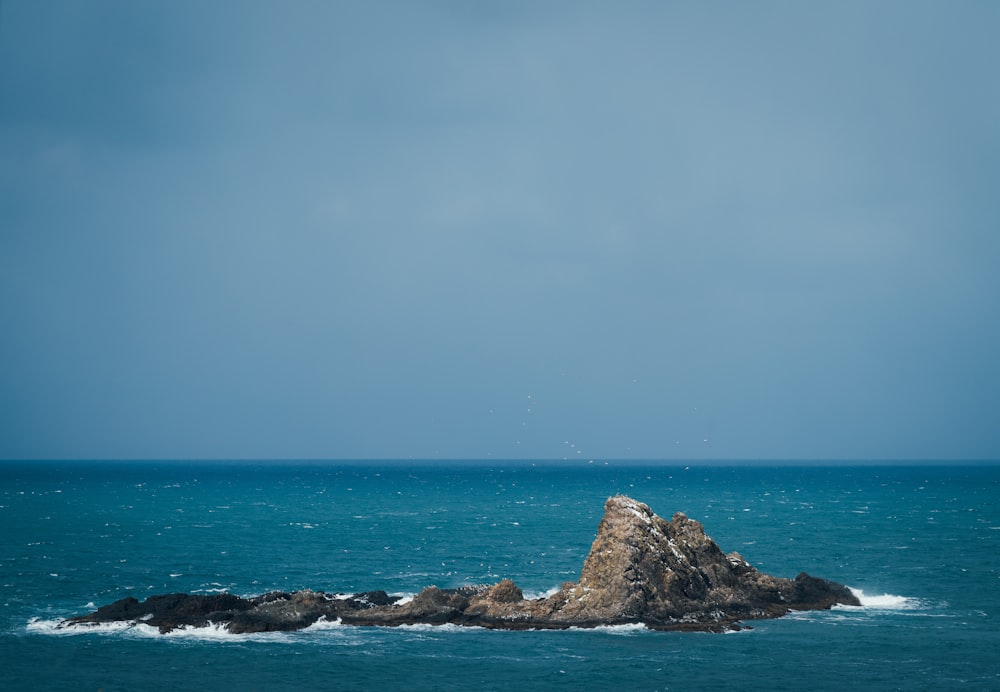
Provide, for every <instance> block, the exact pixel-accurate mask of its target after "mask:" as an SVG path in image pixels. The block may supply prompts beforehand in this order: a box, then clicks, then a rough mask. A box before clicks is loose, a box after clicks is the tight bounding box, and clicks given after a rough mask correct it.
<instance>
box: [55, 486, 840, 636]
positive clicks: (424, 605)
mask: <svg viewBox="0 0 1000 692" xmlns="http://www.w3.org/2000/svg"><path fill="white" fill-rule="evenodd" d="M399 601H400V599H399V598H396V597H392V596H389V595H387V594H386V593H385V592H384V591H372V592H366V593H359V594H353V595H347V596H345V595H331V594H326V593H323V592H317V591H311V590H304V591H297V592H294V593H284V592H272V593H267V594H264V595H262V596H256V597H254V598H241V597H239V596H233V595H230V594H220V595H216V596H193V595H187V594H170V595H166V596H151V597H150V598H147V599H146V600H145V601H143V602H141V603H140V602H139V601H137V600H136V599H134V598H125V599H122V600H120V601H116V602H115V603H112V604H110V605H106V606H103V607H101V608H99V609H98V610H97V611H96V612H94V613H91V614H89V615H82V616H79V617H74V618H70V619H68V620H66V621H64V622H63V623H62V626H64V627H79V626H85V625H87V624H93V623H101V622H122V621H125V622H133V623H136V624H138V623H144V624H147V625H149V626H152V627H157V628H159V630H160V631H161V632H168V631H170V630H173V629H176V628H178V627H203V626H207V625H209V624H215V625H219V626H223V627H226V628H227V629H228V630H229V631H230V632H233V633H247V632H268V631H284V630H297V629H302V628H305V627H308V626H310V625H312V624H314V623H315V622H317V621H318V620H320V619H321V618H325V619H326V620H328V621H335V620H338V619H339V620H340V621H341V622H342V623H344V624H349V625H369V626H372V625H380V626H398V625H406V624H418V623H424V624H433V625H438V624H445V623H452V624H456V625H469V626H478V627H488V628H495V629H565V628H568V627H596V626H600V625H617V624H632V623H642V624H644V625H646V626H647V627H649V628H651V629H661V630H685V629H686V630H708V631H722V630H726V629H739V627H740V624H739V623H740V621H742V620H754V619H761V618H774V617H780V616H782V615H784V614H785V613H787V612H788V611H789V610H824V609H828V608H830V607H831V606H833V605H834V604H837V603H840V604H844V605H855V606H856V605H860V602H859V601H858V599H857V597H855V596H854V594H853V593H852V592H851V591H850V589H848V588H847V587H846V586H843V585H841V584H837V583H834V582H830V581H827V580H825V579H819V578H816V577H811V576H809V575H808V574H805V573H804V572H803V573H801V574H799V575H798V576H797V577H796V578H795V579H785V578H781V577H772V576H769V575H767V574H762V573H761V572H758V571H757V570H756V569H755V568H754V567H753V566H751V565H750V564H749V563H748V562H747V561H746V560H744V559H743V558H742V557H741V556H740V555H739V553H729V554H728V555H727V554H724V553H723V552H722V551H721V550H720V549H719V546H717V545H716V544H715V541H713V540H712V539H711V538H709V537H708V536H707V535H705V529H704V527H703V526H702V525H701V524H700V523H699V522H697V521H694V520H693V519H688V518H687V517H686V516H684V515H683V514H681V513H677V514H675V515H674V517H673V519H672V520H670V521H666V520H664V519H662V518H660V517H658V516H657V515H656V514H654V513H653V512H652V510H650V508H649V507H648V506H646V505H645V504H643V503H641V502H636V501H635V500H633V499H631V498H628V497H625V496H623V495H618V496H615V497H612V498H610V499H609V500H608V501H607V503H606V504H605V507H604V517H603V518H602V519H601V523H600V525H599V526H598V528H597V537H596V538H595V539H594V543H593V545H592V546H591V549H590V553H589V554H588V555H587V558H586V560H585V561H584V563H583V570H582V572H581V573H580V580H579V581H578V582H575V583H573V582H570V583H567V584H564V585H563V586H562V588H561V589H560V590H559V591H558V592H557V593H556V594H554V595H552V596H549V597H547V598H538V599H532V600H527V599H525V598H524V595H523V594H522V593H521V589H520V588H518V587H517V585H516V584H514V582H512V581H510V580H509V579H504V580H503V581H501V582H499V583H497V584H494V585H491V586H465V587H461V588H458V589H439V588H437V587H436V586H429V587H427V588H425V589H424V590H423V591H421V592H420V593H419V594H417V595H416V596H415V597H414V598H413V599H412V600H410V601H409V602H405V603H400V602H399Z"/></svg>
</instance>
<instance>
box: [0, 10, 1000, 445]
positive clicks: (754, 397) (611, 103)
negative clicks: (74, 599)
mask: <svg viewBox="0 0 1000 692" xmlns="http://www.w3.org/2000/svg"><path fill="white" fill-rule="evenodd" d="M998 30H1000V3H996V2H991V1H984V2H974V1H971V0H960V1H957V2H947V3H946V2H921V1H919V0H915V1H910V0H906V1H905V2H897V1H893V0H886V1H881V2H853V1H851V0H847V1H846V2H827V3H821V2H808V3H802V2H790V1H789V2H773V1H767V0H760V1H757V2H716V1H711V0H709V1H704V2H702V1H699V2H693V1H692V2H667V1H662V2H635V1H623V2H586V1H580V2H569V1H556V0H550V1H545V0H543V1H531V2H520V1H518V0H508V1H505V2H495V1H492V0H482V1H477V2H464V1H459V0H455V1H449V2H445V1H426V2H417V1H413V2H411V1H406V2H385V1H382V2H380V1H366V2H347V1H345V2H338V1H333V0H331V1H329V2H326V1H324V2H309V1H307V0H295V1H294V2H277V1H269V2H260V1H255V0H239V1H237V0H232V1H226V0H214V1H211V2H204V1H202V0H197V1H189V0H169V1H167V0H163V1H152V0H118V1H112V0H80V1H78V2H69V1H65V0H50V1H47V2H44V3H40V2H35V1H33V0H2V5H0V458H4V459H148V458H152V459H174V458H177V459H289V458H319V459H326V458H329V459H359V458H360V459H367V458H372V459H375V458H402V459H407V458H417V459H456V458H457V459H485V458H493V459H519V458H523V459H536V458H537V459H561V458H569V459H581V460H583V459H587V460H590V459H602V458H604V459H607V458H615V459H620V458H637V459H638V458H643V459H667V460H670V459H691V460H699V459H732V460H758V459H827V460H834V459H836V460H856V461H861V462H864V461H870V460H875V461H877V460H890V459H924V460H926V459H939V460H953V459H1000V356H998V354H1000V271H998V267H1000V194H998V184H1000V183H998V181H1000V126H998V123H1000V79H997V72H998V68H1000V42H997V41H996V35H997V32H998Z"/></svg>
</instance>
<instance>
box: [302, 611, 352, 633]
mask: <svg viewBox="0 0 1000 692" xmlns="http://www.w3.org/2000/svg"><path fill="white" fill-rule="evenodd" d="M341 627H344V623H342V622H341V621H340V618H337V619H336V620H327V619H326V616H325V615H324V616H323V617H321V618H320V619H319V620H317V621H316V622H314V623H313V624H311V625H309V626H308V627H306V628H304V629H303V630H302V631H303V632H322V631H326V630H335V629H340V628H341Z"/></svg>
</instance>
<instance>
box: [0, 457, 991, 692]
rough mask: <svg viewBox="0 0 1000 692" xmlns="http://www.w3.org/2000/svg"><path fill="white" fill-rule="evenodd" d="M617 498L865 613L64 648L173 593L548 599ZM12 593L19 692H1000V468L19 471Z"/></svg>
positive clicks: (6, 622)
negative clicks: (706, 628) (72, 630)
mask: <svg viewBox="0 0 1000 692" xmlns="http://www.w3.org/2000/svg"><path fill="white" fill-rule="evenodd" d="M615 493H625V494H628V495H631V496H632V497H635V498H636V499H639V500H641V501H643V502H646V503H647V504H649V505H650V506H651V507H652V508H653V510H654V511H656V512H657V513H659V514H661V515H664V516H667V517H669V516H670V515H671V514H672V513H673V512H675V511H683V512H685V513H686V514H688V515H689V516H690V517H692V518H695V519H698V520H700V521H701V522H702V523H704V525H705V528H706V531H707V532H708V534H709V535H710V536H712V537H713V538H714V539H715V540H716V541H717V542H718V543H719V545H720V547H721V548H722V549H723V550H725V551H730V550H738V551H740V552H741V553H742V554H743V556H744V557H745V558H746V559H747V560H748V561H750V562H751V563H752V564H754V565H755V566H757V567H758V568H760V569H761V570H763V571H765V572H769V573H771V574H776V575H780V576H789V577H791V576H794V575H795V574H797V573H798V572H799V571H802V570H805V571H807V572H809V573H811V574H815V575H818V576H822V577H826V578H829V579H833V580H836V581H840V582H843V583H846V584H848V585H850V586H852V587H853V588H855V589H859V590H861V591H862V592H863V594H864V598H863V601H864V602H865V604H866V606H865V607H863V608H839V609H836V610H833V611H829V612H820V613H801V614H794V615H791V616H789V617H786V618H782V619H780V620H771V621H764V622H756V623H752V624H753V627H754V628H753V629H752V630H749V631H744V632H740V633H737V634H733V635H710V634H692V633H667V632H649V631H646V630H644V629H642V628H637V627H626V628H606V629H599V630H596V631H595V630H580V631H572V630H571V631H566V632H499V631H486V630H480V629H469V628H456V627H450V626H446V627H440V628H433V627H411V628H399V629H377V628H372V629H368V628H350V627H340V626H334V625H329V624H326V625H321V626H317V627H314V628H311V629H309V630H306V631H302V632H295V633H285V634H270V635H256V636H251V637H235V636H230V635H226V634H225V633H222V632H215V631H206V630H200V631H193V632H180V633H175V634H173V635H171V636H161V635H158V634H156V633H155V632H152V631H150V630H149V629H148V628H144V627H133V628H128V629H123V628H121V627H108V628H104V629H103V630H102V631H99V632H98V631H91V632H86V633H76V634H68V633H57V632H56V631H55V630H54V629H53V626H54V623H55V622H57V621H58V620H59V619H61V618H63V617H66V616H69V615H74V614H80V613H82V612H86V611H88V610H91V609H93V608H94V607H95V606H96V605H102V604H104V603H109V602H111V601H114V600H116V599H118V598H122V597H124V596H127V595H132V596H135V597H137V598H140V599H141V598H144V597H145V596H147V595H150V594H154V593H167V592H175V591H186V592H197V593H208V592H214V591H220V590H226V591H231V592H233V593H237V594H242V595H249V594H257V593H262V592H264V591H268V590H273V589H282V590H293V589H299V588H306V587H308V588H314V589H322V590H326V591H344V592H346V591H357V590H371V589H385V590H386V591H388V592H390V593H399V594H410V593H414V592H416V591H418V590H419V589H421V588H423V587H424V586H427V585H430V584H436V585H438V586H441V587H450V586H458V585H461V584H467V583H492V582H495V581H497V580H499V579H500V578H503V577H510V578H512V579H514V580H515V581H516V582H517V583H518V584H519V585H520V586H521V587H522V589H523V590H524V591H525V592H526V594H528V595H541V594H543V593H545V592H547V591H550V590H551V589H554V588H556V587H558V586H559V584H560V583H561V582H563V581H568V580H574V579H576V577H577V576H578V575H579V570H580V567H581V566H582V563H583V558H584V557H585V555H586V553H587V551H588V550H589V547H590V543H591V541H592V540H593V537H594V533H595V530H596V527H597V523H598V521H599V519H600V516H601V513H602V510H603V503H604V500H605V499H606V498H607V497H608V496H609V495H612V494H615ZM0 585H2V595H0V665H2V669H0V670H2V671H3V673H2V678H3V682H2V684H0V686H2V687H3V688H4V689H29V688H33V689H41V688H44V689H73V690H78V689H104V690H114V689H136V688H140V687H141V688H144V689H222V688H226V689H233V688H239V689H260V690H275V689H302V688H313V689H371V688H383V689H395V688H399V689H404V688H405V689H428V690H431V689H471V688H476V689H506V688H509V687H513V686H521V687H528V688H532V689H544V688H553V689H582V688H599V687H602V686H607V685H614V686H615V687H616V688H620V689H691V688H695V689H732V688H734V687H735V688H738V689H768V690H781V689H812V690H824V689H840V688H842V687H843V686H844V685H845V684H853V685H858V686H860V687H861V688H863V689H921V688H923V689H953V688H963V687H965V688H968V689H1000V663H998V662H997V660H996V659H997V653H996V652H997V651H1000V635H998V632H997V625H998V621H1000V467H998V466H980V467H926V466H921V467H871V468H864V467H828V468H811V467H789V466H783V467H771V468H768V467H695V466H692V467H690V468H687V469H685V468H684V467H678V466H673V465H655V464H645V465H634V464H633V465H630V464H628V463H625V462H616V463H611V464H607V465H605V464H604V463H602V462H598V463H593V464H584V465H576V466H568V465H545V464H543V463H538V464H535V465H531V464H528V463H524V462H521V463H517V464H507V465H504V464H496V463H490V464H486V463H471V462H470V463H468V464H454V463H452V464H448V465H443V466H430V465H426V464H425V465H419V464H417V465H409V464H404V463H402V462H400V463H395V464H389V463H385V464H381V465H362V464H352V465H333V464H328V465H327V464H315V463H314V464H269V465H254V464H239V463H225V464H220V463H166V462H164V463H157V464H151V463H135V464H124V463H118V464H93V463H87V464H81V463H63V464H55V463H45V464H38V463H36V464H16V463H5V464H0Z"/></svg>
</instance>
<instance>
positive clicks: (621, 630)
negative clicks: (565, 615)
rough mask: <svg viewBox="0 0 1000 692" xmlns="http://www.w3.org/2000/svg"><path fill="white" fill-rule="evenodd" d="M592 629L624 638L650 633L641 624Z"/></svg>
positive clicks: (603, 626)
mask: <svg viewBox="0 0 1000 692" xmlns="http://www.w3.org/2000/svg"><path fill="white" fill-rule="evenodd" d="M570 629H573V630H576V629H583V628H578V627H571V628H570ZM593 629H594V630H595V631H597V632H607V633H608V634H617V635H625V636H629V635H633V634H638V633H640V632H649V631H651V630H650V629H649V628H648V627H646V626H645V625H644V624H642V623H641V622H634V623H629V624H627V625H601V626H600V627H594V628H593Z"/></svg>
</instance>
